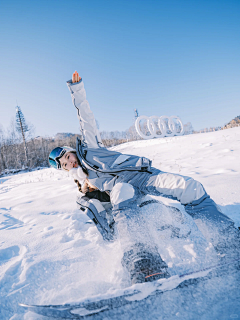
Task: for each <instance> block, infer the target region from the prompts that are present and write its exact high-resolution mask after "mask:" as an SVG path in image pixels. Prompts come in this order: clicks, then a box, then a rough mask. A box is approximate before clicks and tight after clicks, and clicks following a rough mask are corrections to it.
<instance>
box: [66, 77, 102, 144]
mask: <svg viewBox="0 0 240 320" xmlns="http://www.w3.org/2000/svg"><path fill="white" fill-rule="evenodd" d="M67 86H68V88H69V90H70V92H71V96H72V101H73V105H74V106H75V107H76V108H77V111H78V119H79V122H80V129H81V133H82V139H83V143H85V144H87V146H88V147H89V148H99V147H103V143H102V139H101V137H100V134H99V131H98V128H97V125H96V121H95V118H94V115H93V113H92V111H91V109H90V106H89V103H88V101H87V100H86V91H85V89H84V84H83V81H82V78H81V77H79V74H78V73H77V71H75V72H74V73H73V75H72V80H69V81H67Z"/></svg>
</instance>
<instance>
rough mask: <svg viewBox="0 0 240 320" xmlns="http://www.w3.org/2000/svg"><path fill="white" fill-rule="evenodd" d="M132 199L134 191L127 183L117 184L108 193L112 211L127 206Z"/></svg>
mask: <svg viewBox="0 0 240 320" xmlns="http://www.w3.org/2000/svg"><path fill="white" fill-rule="evenodd" d="M134 198H135V190H134V187H133V186H132V185H131V184H129V183H124V182H120V183H117V184H116V185H115V186H114V187H113V189H112V191H111V193H110V200H111V203H112V205H113V209H121V208H122V207H125V206H128V204H129V202H131V201H133V199H134Z"/></svg>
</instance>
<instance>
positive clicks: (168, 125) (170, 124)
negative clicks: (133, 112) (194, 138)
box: [135, 116, 184, 139]
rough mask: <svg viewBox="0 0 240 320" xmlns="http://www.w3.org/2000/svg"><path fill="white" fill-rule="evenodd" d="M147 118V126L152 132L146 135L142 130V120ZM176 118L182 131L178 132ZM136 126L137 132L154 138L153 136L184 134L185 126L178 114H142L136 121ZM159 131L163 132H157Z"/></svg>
mask: <svg viewBox="0 0 240 320" xmlns="http://www.w3.org/2000/svg"><path fill="white" fill-rule="evenodd" d="M143 119H145V120H146V121H147V128H148V130H149V132H150V135H146V134H144V133H143V132H142V131H141V128H140V121H141V120H143ZM174 119H175V120H176V121H177V122H178V123H179V124H180V126H181V129H180V132H177V128H176V125H175V122H174ZM154 120H157V127H156V125H155V122H154ZM135 128H136V130H137V133H138V134H139V135H140V137H142V138H143V139H152V138H163V137H173V136H181V135H183V134H184V127H183V123H182V121H181V119H180V118H179V117H177V116H171V117H168V116H161V117H157V116H151V117H147V116H140V117H138V118H137V119H136V121H135ZM157 131H160V132H161V134H157Z"/></svg>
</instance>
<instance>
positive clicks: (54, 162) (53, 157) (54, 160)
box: [49, 147, 67, 169]
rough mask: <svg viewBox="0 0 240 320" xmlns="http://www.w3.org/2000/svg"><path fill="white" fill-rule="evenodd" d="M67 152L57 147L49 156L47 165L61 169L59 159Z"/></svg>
mask: <svg viewBox="0 0 240 320" xmlns="http://www.w3.org/2000/svg"><path fill="white" fill-rule="evenodd" d="M66 152H67V150H66V149H65V148H62V147H57V148H55V149H53V150H52V151H51V153H50V155H49V164H50V165H51V166H52V167H53V168H55V169H61V163H60V161H59V159H60V158H62V156H63V155H64V154H65V153H66Z"/></svg>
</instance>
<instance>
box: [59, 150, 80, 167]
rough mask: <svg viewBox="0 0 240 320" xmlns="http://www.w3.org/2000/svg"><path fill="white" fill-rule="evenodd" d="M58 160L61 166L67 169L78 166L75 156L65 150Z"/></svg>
mask: <svg viewBox="0 0 240 320" xmlns="http://www.w3.org/2000/svg"><path fill="white" fill-rule="evenodd" d="M59 161H60V163H61V167H62V168H63V169H64V170H67V171H69V170H71V169H72V168H77V167H78V161H77V156H76V154H75V153H72V152H66V153H65V154H64V155H63V156H62V158H60V159H59Z"/></svg>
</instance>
